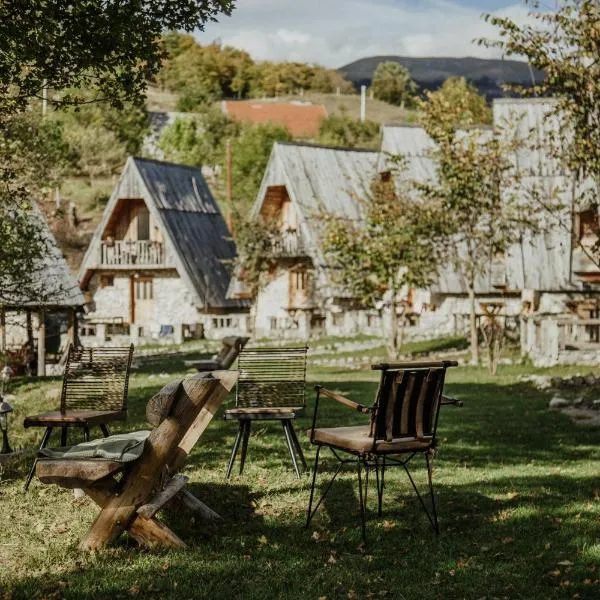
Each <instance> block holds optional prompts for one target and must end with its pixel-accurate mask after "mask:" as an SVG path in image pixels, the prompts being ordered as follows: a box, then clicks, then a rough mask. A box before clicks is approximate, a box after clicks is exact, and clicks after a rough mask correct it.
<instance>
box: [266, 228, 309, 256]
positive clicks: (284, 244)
mask: <svg viewBox="0 0 600 600" xmlns="http://www.w3.org/2000/svg"><path fill="white" fill-rule="evenodd" d="M273 252H274V254H276V255H278V256H289V257H296V256H306V248H305V247H304V243H303V241H302V238H301V237H300V235H299V234H298V232H297V231H294V230H289V231H282V232H281V235H280V237H278V238H277V239H276V240H275V241H274V243H273Z"/></svg>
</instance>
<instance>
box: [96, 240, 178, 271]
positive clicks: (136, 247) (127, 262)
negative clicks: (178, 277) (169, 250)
mask: <svg viewBox="0 0 600 600" xmlns="http://www.w3.org/2000/svg"><path fill="white" fill-rule="evenodd" d="M99 259H100V260H99V266H100V267H110V268H111V269H113V268H114V269H119V268H122V269H130V268H132V267H151V268H166V267H169V266H171V265H170V261H168V260H167V256H166V252H165V247H164V244H162V243H160V242H151V241H148V240H143V241H134V240H116V241H112V242H102V243H101V244H100V257H99Z"/></svg>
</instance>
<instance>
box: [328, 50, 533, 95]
mask: <svg viewBox="0 0 600 600" xmlns="http://www.w3.org/2000/svg"><path fill="white" fill-rule="evenodd" d="M388 61H392V62H397V63H400V64H401V65H403V66H404V67H406V68H407V69H408V71H409V73H410V75H411V77H412V78H413V80H414V81H415V82H416V83H417V85H418V86H419V87H420V88H421V89H423V90H430V89H436V88H438V87H439V86H440V85H441V84H442V83H443V82H444V81H445V80H446V79H448V77H452V76H457V77H466V78H467V79H468V80H470V81H471V82H472V83H473V85H475V87H476V88H477V89H478V91H479V93H481V94H484V95H485V96H487V97H488V98H490V99H491V98H498V97H500V96H503V95H504V92H503V91H502V87H501V84H502V83H519V84H523V85H530V84H531V78H532V74H533V77H535V79H536V81H538V82H539V81H540V80H541V79H542V78H543V73H542V71H539V70H537V69H531V70H530V68H529V65H528V64H527V63H525V62H520V61H516V60H498V59H485V58H473V57H466V58H452V57H441V58H432V57H430V58H426V57H425V58H415V57H408V56H373V57H371V58H361V59H360V60H357V61H354V62H352V63H350V64H348V65H345V66H343V67H341V68H339V69H338V72H339V73H340V74H341V75H344V76H345V77H346V79H348V80H349V81H351V82H352V83H353V84H354V86H355V87H357V88H358V87H360V86H361V85H370V83H371V79H372V78H373V73H374V72H375V69H376V68H377V65H378V64H379V63H382V62H388Z"/></svg>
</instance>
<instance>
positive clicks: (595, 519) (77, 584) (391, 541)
mask: <svg viewBox="0 0 600 600" xmlns="http://www.w3.org/2000/svg"><path fill="white" fill-rule="evenodd" d="M181 359H182V356H179V355H178V356H165V357H164V359H163V360H162V361H161V360H153V361H152V362H149V363H148V364H147V366H144V365H143V364H142V368H140V369H139V370H138V371H136V372H135V374H134V375H133V376H132V380H131V388H130V389H131V392H130V415H129V422H128V423H127V424H126V425H123V427H128V428H139V427H143V426H144V419H143V411H144V406H145V402H146V400H147V399H148V398H149V397H150V396H151V395H152V393H154V392H155V391H157V390H158V389H159V388H160V387H161V386H162V385H164V384H165V383H166V382H168V381H170V380H172V379H175V378H176V377H179V376H181V375H182V374H184V373H185V369H184V367H183V363H182V360H181ZM577 370H581V369H577V368H564V369H555V370H552V373H553V374H554V373H559V374H563V375H564V374H567V373H573V372H575V371H577ZM588 371H589V368H586V369H585V372H588ZM532 372H539V373H542V372H546V371H542V370H539V369H533V368H531V367H524V366H516V365H515V366H501V367H500V368H499V374H498V375H497V376H496V377H495V378H492V377H490V376H489V375H488V374H487V371H486V370H485V369H483V368H482V369H475V368H471V367H459V368H456V369H453V370H451V371H450V372H449V375H448V382H447V386H446V390H447V392H448V393H450V394H454V395H456V396H458V397H460V398H462V399H463V400H464V402H465V405H464V407H463V408H460V409H458V408H454V407H445V408H444V409H443V413H442V415H441V417H440V428H439V436H440V439H441V444H440V449H439V454H438V457H437V459H436V462H435V474H434V481H435V482H436V483H437V494H438V507H439V513H440V523H441V534H440V535H439V536H436V535H435V533H434V532H433V530H432V529H431V527H430V525H429V524H428V522H427V520H426V517H425V515H424V514H423V513H422V511H421V510H420V507H419V505H418V501H417V500H416V498H415V497H414V496H413V495H412V494H411V489H410V484H409V483H408V481H407V480H406V477H405V476H404V477H403V476H402V472H400V470H399V469H396V470H393V469H391V470H389V471H388V473H386V483H387V487H386V492H385V497H384V515H383V517H382V518H381V519H377V517H376V513H375V508H376V499H375V490H374V487H373V488H372V490H371V491H370V512H371V514H370V520H369V522H368V524H367V536H368V540H369V544H368V546H367V547H366V548H363V547H362V546H361V544H360V541H361V540H360V528H359V517H358V496H357V485H356V475H355V474H354V473H350V472H348V473H347V474H345V475H344V476H343V477H342V478H341V479H340V480H339V482H338V483H337V484H336V485H335V486H334V487H333V488H332V491H331V493H330V495H329V496H328V498H327V500H326V502H325V503H324V506H322V508H321V509H320V511H319V513H317V516H316V517H315V519H314V520H313V523H312V525H311V528H310V529H309V530H305V529H304V519H305V510H306V505H307V502H308V494H309V488H310V481H309V477H308V475H306V476H304V477H303V478H302V479H300V480H298V479H296V477H295V476H294V472H293V470H292V467H291V462H290V460H289V456H288V455H287V450H286V448H285V444H284V438H283V432H282V431H281V427H280V426H279V425H278V424H272V425H269V424H258V425H257V426H256V427H255V429H254V433H253V435H252V437H251V438H250V446H249V452H248V461H247V464H246V469H245V472H244V474H243V476H242V477H238V476H235V477H232V479H231V480H230V481H229V482H228V481H226V479H225V468H226V465H227V460H228V457H229V452H230V448H231V445H232V443H233V439H234V435H235V432H236V426H235V424H232V423H226V422H224V421H223V420H222V419H220V418H217V419H215V420H213V422H212V423H211V425H210V426H209V429H208V430H207V432H206V433H205V435H204V436H203V437H202V438H201V441H200V443H199V444H198V446H197V447H196V448H195V450H194V451H193V452H192V454H191V455H190V460H189V461H188V463H187V465H186V467H185V473H186V474H187V475H188V476H189V478H190V487H191V490H192V491H193V492H194V493H195V494H196V495H197V496H198V497H199V498H200V499H202V500H203V501H204V502H206V503H207V504H209V505H210V506H211V507H213V508H214V509H216V510H217V511H218V512H219V513H220V514H221V515H222V516H223V517H224V522H223V523H222V524H221V525H220V526H218V528H217V529H216V530H214V531H212V532H207V531H205V530H203V528H202V526H201V524H200V523H196V522H192V521H190V520H189V518H187V517H186V516H185V515H183V514H182V515H178V516H177V517H176V518H175V519H167V520H168V522H169V525H170V526H172V528H173V529H174V531H176V532H177V533H178V534H179V535H180V536H181V537H182V538H183V539H184V540H185V542H186V543H187V544H188V545H189V548H187V549H186V550H177V551H165V550H156V551H148V550H140V549H139V548H138V547H137V546H136V544H135V543H134V542H132V541H131V540H128V539H127V537H126V536H123V537H122V538H121V540H120V542H119V543H118V545H117V546H115V547H112V548H110V549H106V550H103V551H99V552H97V553H95V554H83V553H81V552H79V551H78V550H77V543H78V541H79V540H80V539H81V537H83V535H84V534H85V532H86V530H87V528H88V527H89V525H90V523H91V521H92V519H93V518H94V516H95V514H96V512H97V510H96V508H95V507H94V506H92V504H91V502H90V501H89V500H87V499H75V498H74V496H73V493H72V492H70V491H68V490H62V489H60V488H58V487H56V486H45V485H41V484H40V483H39V482H37V481H34V483H33V484H32V486H31V488H30V490H29V492H28V493H27V494H26V495H24V494H23V493H22V491H21V490H22V485H23V481H24V478H25V474H26V470H27V466H28V464H27V463H26V461H21V462H20V463H16V464H11V465H10V466H9V467H6V466H5V468H4V473H3V475H2V479H1V481H0V598H2V599H4V598H11V599H14V598H48V599H50V598H63V597H64V598H106V599H109V598H111V599H112V598H130V597H140V598H145V599H146V598H174V599H175V598H177V599H178V600H179V599H187V598H211V599H219V598H227V599H229V598H236V599H237V598H243V599H257V600H258V599H262V598H312V599H314V600H318V599H319V598H327V599H342V598H343V599H348V598H350V599H352V598H397V599H406V600H413V599H428V598H444V599H446V598H447V599H460V598H467V599H482V598H486V599H488V600H491V599H493V598H510V599H513V598H524V599H538V598H539V599H545V598H588V599H597V598H600V584H599V577H600V576H599V574H598V569H600V535H599V534H600V499H599V497H600V448H599V442H600V430H598V429H582V428H578V427H577V428H576V427H575V426H574V425H572V424H571V422H570V421H569V420H568V419H567V418H566V417H565V416H563V415H561V414H559V413H556V412H550V411H548V410H547V409H546V406H547V403H548V398H549V395H548V393H543V392H539V391H537V390H535V389H534V388H532V387H531V386H530V385H529V384H525V383H522V382H519V380H518V376H519V375H521V374H523V373H532ZM309 381H310V384H312V383H317V382H318V383H324V384H326V385H327V386H328V387H330V388H332V389H335V390H339V391H341V392H342V393H344V394H346V395H347V396H349V397H350V398H353V399H355V400H359V401H361V402H363V403H370V402H371V401H372V399H373V395H374V393H375V388H376V381H377V373H374V372H371V371H366V370H365V371H352V372H350V373H347V372H345V371H343V370H341V369H339V370H336V369H326V368H319V369H311V370H309ZM59 384H60V380H58V379H57V380H50V381H46V382H44V383H43V384H39V383H37V382H33V381H30V382H28V381H21V382H18V383H17V384H16V386H15V387H14V389H13V391H14V393H15V394H16V400H15V401H14V404H15V408H16V419H15V423H14V429H13V432H12V434H13V436H12V441H13V442H14V443H15V444H16V445H17V446H19V445H25V446H32V445H33V444H34V443H35V441H36V440H37V439H39V436H40V435H41V431H34V432H31V431H28V432H24V431H23V429H22V428H21V426H20V424H21V422H22V417H23V416H24V415H25V414H28V413H29V414H30V413H33V412H36V411H38V410H40V409H46V408H51V407H54V406H56V405H57V403H58V396H57V391H58V389H59ZM308 397H309V401H308V411H307V414H306V416H305V417H304V418H302V419H301V420H300V422H299V423H298V424H297V428H298V430H299V431H301V432H302V433H301V435H300V437H301V441H302V443H303V446H304V451H305V453H306V455H307V458H308V460H309V462H310V461H311V459H312V458H314V451H313V449H312V448H311V447H310V444H309V442H308V441H307V439H306V437H305V435H304V430H306V429H307V428H308V426H309V422H310V415H311V409H312V405H313V400H314V394H313V393H312V391H309V396H308ZM233 401H234V399H233V397H230V398H228V400H227V401H226V406H229V405H231V404H232V403H233ZM322 408H323V413H322V414H323V423H339V424H349V423H354V422H357V421H360V420H361V418H362V417H361V416H360V415H357V414H356V413H352V412H350V411H348V410H347V409H344V408H343V407H341V406H338V405H335V406H334V405H333V404H332V403H328V401H327V400H323V406H322ZM322 454H323V453H322ZM324 455H325V456H327V454H326V453H324ZM421 462H422V463H423V464H419V466H418V468H416V469H415V474H416V479H417V481H418V482H420V483H421V484H423V483H425V480H426V473H425V469H424V468H423V466H424V461H421ZM327 465H329V467H333V466H334V462H333V460H331V461H328V462H327V463H324V468H325V470H327ZM2 590H6V591H5V593H4V595H2Z"/></svg>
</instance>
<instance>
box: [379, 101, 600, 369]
mask: <svg viewBox="0 0 600 600" xmlns="http://www.w3.org/2000/svg"><path fill="white" fill-rule="evenodd" d="M553 107H554V101H553V100H552V99H533V100H531V99H528V100H521V99H502V100H495V101H494V104H493V128H492V129H485V128H482V129H481V136H482V139H485V137H486V136H488V135H493V134H497V135H500V136H511V137H512V138H514V137H516V138H520V139H522V140H526V146H525V147H523V148H522V149H521V150H519V151H518V152H516V153H515V154H514V155H513V156H511V157H510V159H511V162H512V163H513V165H514V169H515V171H516V172H518V173H519V175H520V178H521V179H520V187H519V190H520V193H522V194H523V202H530V201H531V200H530V198H531V195H530V194H531V191H532V190H535V191H536V193H537V194H539V195H540V197H541V198H542V199H543V200H545V201H546V202H548V203H549V202H558V203H559V204H562V205H563V210H562V212H561V213H560V214H557V215H554V216H553V217H550V216H547V215H544V216H543V221H542V230H541V231H540V232H539V233H537V234H533V233H531V234H526V235H524V236H523V239H522V240H521V241H520V242H519V243H516V244H513V245H512V246H511V247H509V248H507V250H506V252H505V253H502V254H497V255H494V256H492V255H491V254H490V257H489V264H488V265H487V267H486V269H485V270H484V272H483V273H482V274H481V275H480V276H479V278H478V280H477V282H476V297H477V303H478V306H479V307H480V308H481V310H480V314H479V317H480V318H481V317H482V316H483V307H484V306H485V305H494V304H495V305H498V306H501V307H502V309H501V313H500V314H501V315H502V317H501V318H502V319H503V320H504V322H505V323H506V324H507V325H508V326H512V327H513V328H514V331H515V332H516V333H517V334H518V335H520V341H521V350H522V353H523V354H524V355H525V356H528V357H530V358H531V359H532V361H533V362H534V364H536V365H538V366H551V365H554V364H569V363H583V362H587V363H590V364H597V363H598V361H599V360H600V268H599V267H598V265H597V264H595V262H594V261H592V260H590V258H589V255H588V253H587V252H586V248H588V249H589V248H590V247H591V246H593V244H594V243H595V241H596V240H597V235H598V211H597V208H596V207H593V206H586V205H584V204H582V201H581V199H580V196H581V191H582V190H583V189H584V188H587V186H591V185H592V182H590V181H588V182H584V183H583V184H582V185H580V186H579V187H578V186H575V185H574V182H573V177H572V174H570V173H566V172H564V171H563V170H562V169H561V166H560V164H558V163H557V161H556V160H555V159H554V158H553V157H552V156H551V155H550V153H549V147H550V144H551V143H556V141H555V140H560V136H558V135H556V134H557V133H558V131H559V125H558V122H557V120H556V118H554V117H552V118H547V115H548V112H549V111H551V110H552V109H553ZM559 143H560V142H559ZM434 147H435V145H434V142H433V141H432V140H431V139H430V138H429V137H428V136H427V134H426V132H425V131H424V130H423V129H422V128H421V127H411V126H400V127H394V126H390V127H384V129H383V137H382V147H381V149H382V154H381V156H380V159H379V162H378V171H379V172H380V173H381V174H383V173H385V172H386V171H389V161H388V159H389V156H390V155H403V156H404V157H405V159H406V171H405V172H404V174H403V175H402V177H407V178H410V179H414V180H418V181H425V180H428V179H435V176H436V165H435V162H434V160H433V159H432V158H431V155H430V151H431V149H432V148H434ZM418 296H419V297H420V298H421V299H422V300H423V302H422V303H420V305H419V306H415V307H413V308H414V311H415V313H416V314H417V315H418V318H417V321H416V328H415V331H416V332H418V333H419V335H420V336H425V337H428V336H437V335H443V334H448V333H461V332H462V331H464V330H465V328H466V326H467V315H468V298H467V288H466V285H465V283H464V281H461V277H460V274H459V273H457V272H456V271H455V270H453V269H452V268H450V267H448V266H443V267H441V268H440V273H439V279H438V281H437V282H436V284H435V285H433V286H432V287H431V289H430V290H422V291H420V294H418Z"/></svg>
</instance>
